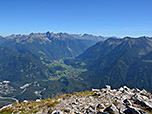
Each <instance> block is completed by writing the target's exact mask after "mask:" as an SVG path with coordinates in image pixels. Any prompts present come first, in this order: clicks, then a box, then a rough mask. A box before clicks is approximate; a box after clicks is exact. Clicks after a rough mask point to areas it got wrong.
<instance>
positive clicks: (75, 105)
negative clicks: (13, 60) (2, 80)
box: [0, 85, 152, 114]
mask: <svg viewBox="0 0 152 114" xmlns="http://www.w3.org/2000/svg"><path fill="white" fill-rule="evenodd" d="M0 113H2V114H3V113H12V114H152V94H151V93H150V92H148V91H146V90H144V89H143V90H139V89H137V88H134V89H130V88H128V87H126V86H124V87H121V88H119V89H111V87H110V86H108V85H106V86H105V87H104V88H102V89H92V91H85V92H79V93H78V92H75V93H73V94H64V95H62V96H60V97H56V98H53V99H47V100H43V101H40V100H37V101H24V102H22V103H14V104H11V105H9V106H6V107H3V108H2V109H0Z"/></svg>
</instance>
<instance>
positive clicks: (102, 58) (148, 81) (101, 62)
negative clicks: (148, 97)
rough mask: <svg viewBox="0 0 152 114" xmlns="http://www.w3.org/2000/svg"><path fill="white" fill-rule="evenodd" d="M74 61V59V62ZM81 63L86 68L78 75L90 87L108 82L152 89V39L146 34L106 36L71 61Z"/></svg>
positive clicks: (115, 86) (115, 84)
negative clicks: (120, 37)
mask: <svg viewBox="0 0 152 114" xmlns="http://www.w3.org/2000/svg"><path fill="white" fill-rule="evenodd" d="M73 61H74V62H73ZM80 61H81V62H82V61H83V62H84V63H85V64H86V65H85V67H86V68H87V69H88V70H87V71H86V72H84V73H83V74H82V75H81V76H82V77H83V78H84V80H86V81H88V82H89V84H90V86H92V87H96V88H97V87H98V88H99V87H103V86H104V85H105V84H110V85H112V87H114V88H118V87H120V86H123V85H127V86H129V87H139V88H146V89H148V90H151V89H152V88H151V87H152V70H151V65H152V39H151V38H148V37H140V38H129V37H126V38H123V39H113V38H112V39H111V38H110V39H108V40H106V41H103V42H99V43H97V44H96V45H94V46H92V47H90V48H88V49H87V50H86V51H85V52H84V53H82V54H81V55H79V56H78V57H76V59H75V60H67V61H66V62H67V63H68V64H70V62H71V63H72V62H73V63H72V64H73V65H75V66H76V64H74V63H77V64H78V63H79V62H80Z"/></svg>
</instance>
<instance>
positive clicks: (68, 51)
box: [0, 32, 152, 106]
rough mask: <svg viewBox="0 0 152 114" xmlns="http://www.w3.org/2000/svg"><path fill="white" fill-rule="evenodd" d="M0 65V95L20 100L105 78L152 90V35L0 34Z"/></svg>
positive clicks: (78, 87)
mask: <svg viewBox="0 0 152 114" xmlns="http://www.w3.org/2000/svg"><path fill="white" fill-rule="evenodd" d="M0 66H1V67H0V90H1V91H0V96H1V97H3V99H7V100H8V97H11V100H14V98H15V99H17V100H18V101H19V102H20V101H23V100H25V99H26V100H36V99H46V98H50V97H54V96H58V95H61V94H64V93H72V92H75V91H85V90H91V89H92V88H102V87H103V86H104V85H106V84H108V85H111V87H112V88H118V87H121V86H124V85H127V86H128V87H130V88H133V87H138V88H140V89H143V88H145V89H147V90H149V91H151V90H152V88H151V87H152V67H151V66H152V38H150V37H145V36H143V37H139V38H131V37H125V38H116V37H110V38H108V37H102V36H93V35H90V34H83V35H77V34H68V33H57V34H55V33H51V32H47V33H31V34H29V35H11V36H8V37H2V36H1V37H0ZM1 97H0V101H2V99H1ZM10 102H12V101H9V103H10ZM13 102H14V101H13ZM5 104H8V102H7V103H5ZM5 104H4V103H3V104H0V106H4V105H5Z"/></svg>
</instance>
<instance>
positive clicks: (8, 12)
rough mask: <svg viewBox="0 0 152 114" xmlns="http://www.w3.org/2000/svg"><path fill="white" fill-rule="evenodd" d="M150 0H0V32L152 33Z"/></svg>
mask: <svg viewBox="0 0 152 114" xmlns="http://www.w3.org/2000/svg"><path fill="white" fill-rule="evenodd" d="M151 6H152V0H0V35H2V36H7V35H10V34H29V33H31V32H36V33H37V32H46V31H51V32H55V33H57V32H67V33H78V34H82V33H90V34H94V35H103V36H119V37H124V36H135V37H137V36H143V35H146V36H152V9H151Z"/></svg>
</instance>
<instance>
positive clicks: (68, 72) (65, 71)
mask: <svg viewBox="0 0 152 114" xmlns="http://www.w3.org/2000/svg"><path fill="white" fill-rule="evenodd" d="M41 60H43V59H42V58H41ZM42 64H44V65H45V66H47V67H49V68H50V69H52V70H53V72H54V73H51V74H50V77H49V80H59V79H60V78H61V77H70V78H76V77H78V76H79V75H80V74H81V73H82V72H85V71H87V69H83V68H80V67H79V68H74V67H72V66H71V65H66V64H64V61H63V60H54V61H51V63H46V62H45V61H42ZM84 65H85V63H83V62H82V63H81V66H84Z"/></svg>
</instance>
